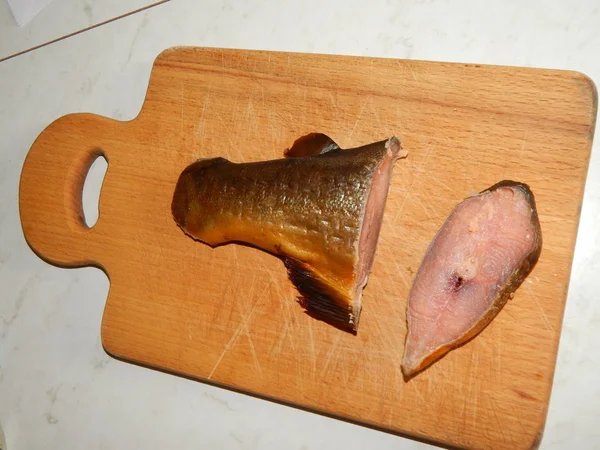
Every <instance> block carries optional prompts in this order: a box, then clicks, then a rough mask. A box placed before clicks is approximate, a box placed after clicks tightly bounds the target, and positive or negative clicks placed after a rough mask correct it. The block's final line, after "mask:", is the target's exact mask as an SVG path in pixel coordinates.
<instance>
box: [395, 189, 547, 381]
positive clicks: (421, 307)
mask: <svg viewBox="0 0 600 450" xmlns="http://www.w3.org/2000/svg"><path fill="white" fill-rule="evenodd" d="M541 249H542V232H541V227H540V222H539V219H538V214H537V208H536V203H535V199H534V195H533V193H532V192H531V190H530V188H529V186H528V185H526V184H524V183H520V182H515V181H510V180H505V181H501V182H499V183H497V184H495V185H493V186H491V187H489V188H488V189H486V190H484V191H482V192H480V193H479V194H477V195H474V196H471V197H468V198H466V199H465V200H463V201H462V202H460V203H459V204H458V205H457V206H456V208H455V209H454V210H453V211H452V212H451V214H450V216H449V217H448V218H447V219H446V221H445V223H444V224H443V225H442V227H441V229H440V230H439V231H438V233H437V234H436V236H435V238H434V239H433V241H432V242H431V243H430V245H429V247H428V249H427V251H426V253H425V256H424V258H423V260H422V262H421V265H420V267H419V269H418V271H417V274H416V275H415V279H414V281H413V284H412V286H411V289H410V292H409V298H408V307H407V325H408V334H407V338H406V343H405V349H404V356H403V359H402V370H403V372H404V374H405V376H406V377H408V378H410V377H411V376H414V375H415V374H416V373H418V372H420V371H421V370H423V369H425V368H426V367H428V366H430V365H431V364H432V363H434V362H435V361H437V360H438V359H439V358H441V357H442V356H444V355H445V354H447V353H448V352H449V351H451V350H452V349H454V348H456V347H458V346H460V345H462V344H464V343H465V342H467V341H468V340H469V339H471V338H473V337H474V336H476V335H477V334H478V333H480V332H481V331H482V330H483V329H484V328H485V327H486V326H487V325H488V324H489V323H490V322H491V321H492V320H493V319H494V318H495V317H496V315H497V314H498V313H499V312H500V310H501V309H502V308H503V306H504V305H505V304H506V302H507V301H508V299H509V298H512V297H513V295H514V292H515V291H516V290H517V289H518V287H519V286H520V285H521V283H522V282H523V280H524V279H525V278H526V277H527V276H528V275H529V273H530V272H531V270H532V269H533V267H534V266H535V264H536V263H537V261H538V258H539V256H540V252H541Z"/></svg>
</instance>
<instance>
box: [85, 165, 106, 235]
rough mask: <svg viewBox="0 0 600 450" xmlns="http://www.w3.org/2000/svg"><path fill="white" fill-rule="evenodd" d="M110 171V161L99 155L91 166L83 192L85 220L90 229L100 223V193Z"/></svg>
mask: <svg viewBox="0 0 600 450" xmlns="http://www.w3.org/2000/svg"><path fill="white" fill-rule="evenodd" d="M107 169H108V161H107V160H106V158H105V157H104V156H102V155H98V156H97V157H96V159H95V160H94V162H93V163H92V165H91V166H90V168H89V170H88V172H87V175H86V176H85V181H84V182H83V190H82V192H81V204H82V207H83V218H84V220H85V223H86V225H87V226H88V227H90V228H91V227H93V226H94V225H96V222H98V217H99V215H100V208H99V203H100V191H101V190H102V183H103V182H104V177H105V175H106V170H107Z"/></svg>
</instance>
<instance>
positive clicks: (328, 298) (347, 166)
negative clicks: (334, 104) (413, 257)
mask: <svg viewBox="0 0 600 450" xmlns="http://www.w3.org/2000/svg"><path fill="white" fill-rule="evenodd" d="M406 155H407V152H406V151H405V150H403V149H402V148H401V144H400V141H399V140H398V139H397V138H396V137H391V138H389V139H386V140H382V141H379V142H374V143H372V144H368V145H364V146H360V147H356V148H352V149H347V150H342V149H341V148H340V147H339V146H338V145H337V144H336V143H335V142H334V141H333V140H332V139H331V138H329V137H328V136H326V135H324V134H321V133H311V134H309V135H306V136H303V137H301V138H299V139H297V140H296V141H295V142H294V144H293V145H292V147H291V148H289V149H287V150H286V152H285V158H282V159H275V160H269V161H258V162H248V163H234V162H231V161H228V160H227V159H224V158H211V159H204V160H198V161H196V162H193V163H192V164H190V165H189V166H188V167H186V168H185V169H184V170H183V172H182V173H181V174H180V176H179V179H178V181H177V184H176V187H175V191H174V194H173V200H172V205H171V208H172V214H173V218H174V220H175V222H176V223H177V224H178V225H179V226H180V227H181V229H182V230H183V231H184V232H185V233H187V234H188V235H189V236H191V237H193V238H195V239H197V240H199V241H202V242H204V243H206V244H208V245H210V246H213V247H214V246H218V245H223V244H227V243H231V242H241V243H245V244H249V245H251V246H253V247H256V248H259V249H262V250H264V251H267V252H269V253H272V254H274V255H276V256H278V257H280V258H281V259H282V260H283V262H284V264H285V266H286V268H287V271H288V276H289V279H290V280H291V282H292V283H293V285H294V286H295V287H296V289H297V290H298V291H299V293H300V294H301V300H300V303H301V305H302V306H303V307H304V308H305V309H306V311H307V312H308V313H310V314H311V315H313V316H316V317H318V318H320V319H321V320H323V321H325V322H328V323H330V324H332V325H335V326H336V327H338V328H341V329H343V330H346V331H350V332H352V333H356V332H357V329H358V322H359V317H360V313H361V309H362V292H363V289H364V288H365V286H366V283H367V279H368V276H369V273H370V271H371V268H372V264H373V259H374V256H375V252H376V247H377V241H378V237H379V233H380V229H381V223H382V220H383V213H384V209H385V204H386V200H387V196H388V190H389V184H390V177H391V175H392V171H393V167H394V164H395V162H396V161H397V160H398V159H400V158H404V157H406Z"/></svg>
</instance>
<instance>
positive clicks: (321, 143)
mask: <svg viewBox="0 0 600 450" xmlns="http://www.w3.org/2000/svg"><path fill="white" fill-rule="evenodd" d="M335 150H340V147H339V145H337V144H336V143H335V142H334V141H333V139H331V138H330V137H329V136H327V135H326V134H323V133H310V134H307V135H306V136H302V137H299V138H298V139H296V140H295V141H294V144H293V145H292V146H291V147H290V148H288V149H287V150H286V151H285V152H283V155H284V156H285V157H286V158H301V157H303V156H316V155H322V154H323V153H328V152H331V151H335Z"/></svg>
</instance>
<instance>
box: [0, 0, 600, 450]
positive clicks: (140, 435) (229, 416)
mask: <svg viewBox="0 0 600 450" xmlns="http://www.w3.org/2000/svg"><path fill="white" fill-rule="evenodd" d="M234 5H236V6H234ZM280 5H281V6H279V7H274V6H273V2H269V1H266V0H265V1H261V0H248V1H245V2H243V4H242V2H238V3H234V2H228V1H225V0H206V1H203V2H198V1H196V0H175V1H172V2H169V3H166V4H163V5H160V6H157V7H154V8H152V9H149V10H147V11H145V12H142V13H139V14H135V15H132V16H129V17H126V18H124V19H121V20H118V21H115V22H111V23H109V24H107V25H103V26H101V27H98V28H94V29H92V30H90V31H87V32H85V33H82V34H79V35H77V36H74V37H72V38H69V39H66V40H62V41H60V42H57V43H55V44H52V45H49V46H46V47H43V48H40V49H38V50H35V51H32V52H30V53H26V54H23V55H20V56H18V57H15V58H12V59H9V60H7V61H4V62H1V63H0V105H2V107H1V108H0V132H1V133H0V135H1V136H2V139H1V140H0V286H1V292H2V296H1V301H0V424H1V425H2V427H3V428H4V432H5V434H6V439H7V445H8V448H9V449H11V450H12V449H38V448H52V449H55V448H56V449H59V448H61V449H62V448H86V449H90V450H92V449H102V448H110V449H131V448H145V449H159V448H161V449H162V448H178V449H185V448H208V449H221V448H223V449H225V448H226V449H230V448H231V449H280V448H289V449H328V450H329V449H331V448H345V449H363V448H373V449H375V448H376V449H392V448H394V449H397V448H415V449H416V448H424V447H426V446H425V445H424V444H421V443H418V442H415V441H412V440H408V439H404V438H401V437H397V436H393V435H390V434H386V433H382V432H379V431H375V430H371V429H368V428H364V427H361V426H356V425H351V424H348V423H345V422H342V421H338V420H334V419H330V418H326V417H323V416H320V415H317V414H311V413H307V412H304V411H300V410H297V409H294V408H290V407H286V406H282V405H278V404H274V403H271V402H268V401H264V400H260V399H256V398H253V397H249V396H245V395H241V394H236V393H233V392H230V391H227V390H224V389H219V388H216V387H212V386H208V385H205V384H203V383H197V382H194V381H190V380H186V379H182V378H178V377H176V376H173V375H168V374H164V373H160V372H157V371H152V370H148V369H144V368H141V367H137V366H134V365H131V364H127V363H124V362H120V361H117V360H114V359H112V358H110V357H108V356H107V355H106V354H105V352H104V350H103V349H102V346H101V344H100V321H101V317H102V310H103V307H104V303H105V300H106V295H107V292H108V286H109V283H108V280H107V278H106V277H105V275H104V274H103V273H101V272H100V271H99V270H96V269H91V268H86V269H78V270H62V269H58V268H56V267H53V266H50V265H48V264H46V263H44V262H42V261H41V260H40V259H39V258H38V257H36V256H35V255H34V254H33V253H32V252H31V250H30V249H29V248H28V247H27V245H26V243H25V241H24V238H23V234H22V231H21V228H20V222H19V216H18V202H17V199H18V184H19V176H20V171H21V166H22V163H23V160H24V158H25V155H26V153H27V151H28V149H29V147H30V146H31V144H32V142H33V140H34V139H35V138H36V136H37V135H38V133H39V132H40V131H41V130H42V129H43V128H44V127H46V126H47V125H48V124H49V123H50V122H52V121H53V120H54V119H56V118H57V117H59V116H61V115H64V114H68V113H71V112H77V111H91V112H94V113H97V114H101V115H105V116H109V117H113V118H116V119H121V120H125V119H131V118H133V117H134V116H135V115H136V114H137V112H138V111H139V108H140V107H141V105H142V101H143V97H144V94H145V91H146V88H147V83H148V78H149V75H150V69H151V65H152V62H153V60H154V58H155V57H156V56H157V55H158V54H159V53H160V52H161V51H162V50H164V49H165V48H168V47H171V46H176V45H197V46H218V47H237V48H251V49H255V48H256V49H267V50H287V51H303V52H319V53H337V54H350V55H370V56H387V57H399V58H412V59H426V60H438V61H459V62H472V63H489V64H503V65H517V66H534V67H544V68H560V69H572V70H579V71H582V72H584V73H586V74H587V75H589V76H590V77H592V79H594V80H595V81H596V83H600V58H598V49H600V33H599V32H598V30H600V6H598V2H597V1H593V0H588V1H585V0H578V1H569V2H567V1H560V2H552V3H550V2H546V1H542V0H535V1H531V0H530V1H528V2H520V1H512V0H504V1H493V2H480V1H478V0H460V1H453V2H450V1H417V0H407V1H404V2H390V1H388V2H384V1H379V0H371V1H370V2H368V3H367V5H368V6H366V7H365V2H362V1H358V0H351V1H345V2H341V1H339V2H323V1H317V0H310V1H308V2H307V3H306V4H305V6H301V5H300V2H297V1H284V2H282V3H280ZM599 146H600V144H599V143H598V139H596V143H595V145H594V151H593V154H592V160H591V163H590V172H589V177H588V181H587V185H586V193H585V201H584V207H583V210H582V217H581V225H580V231H579V235H578V243H577V248H576V256H575V262H574V267H573V272H572V280H571V284H570V289H569V296H568V301H567V309H566V314H565V318H564V324H563V335H562V340H561V344H560V351H559V357H558V362H557V367H556V375H555V381H554V388H553V393H552V397H551V403H550V409H549V414H548V421H547V425H546V430H545V435H544V438H543V441H542V444H541V448H543V449H563V448H578V449H579V448H581V449H584V448H600V427H599V426H598V423H597V422H598V418H600V378H599V377H598V373H599V372H600V353H599V352H598V348H600V302H598V301H597V295H598V292H600V277H598V273H599V269H600V231H599V230H598V227H597V226H596V225H595V222H596V219H597V218H598V217H600V164H599V163H600V153H599V149H598V147H599Z"/></svg>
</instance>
